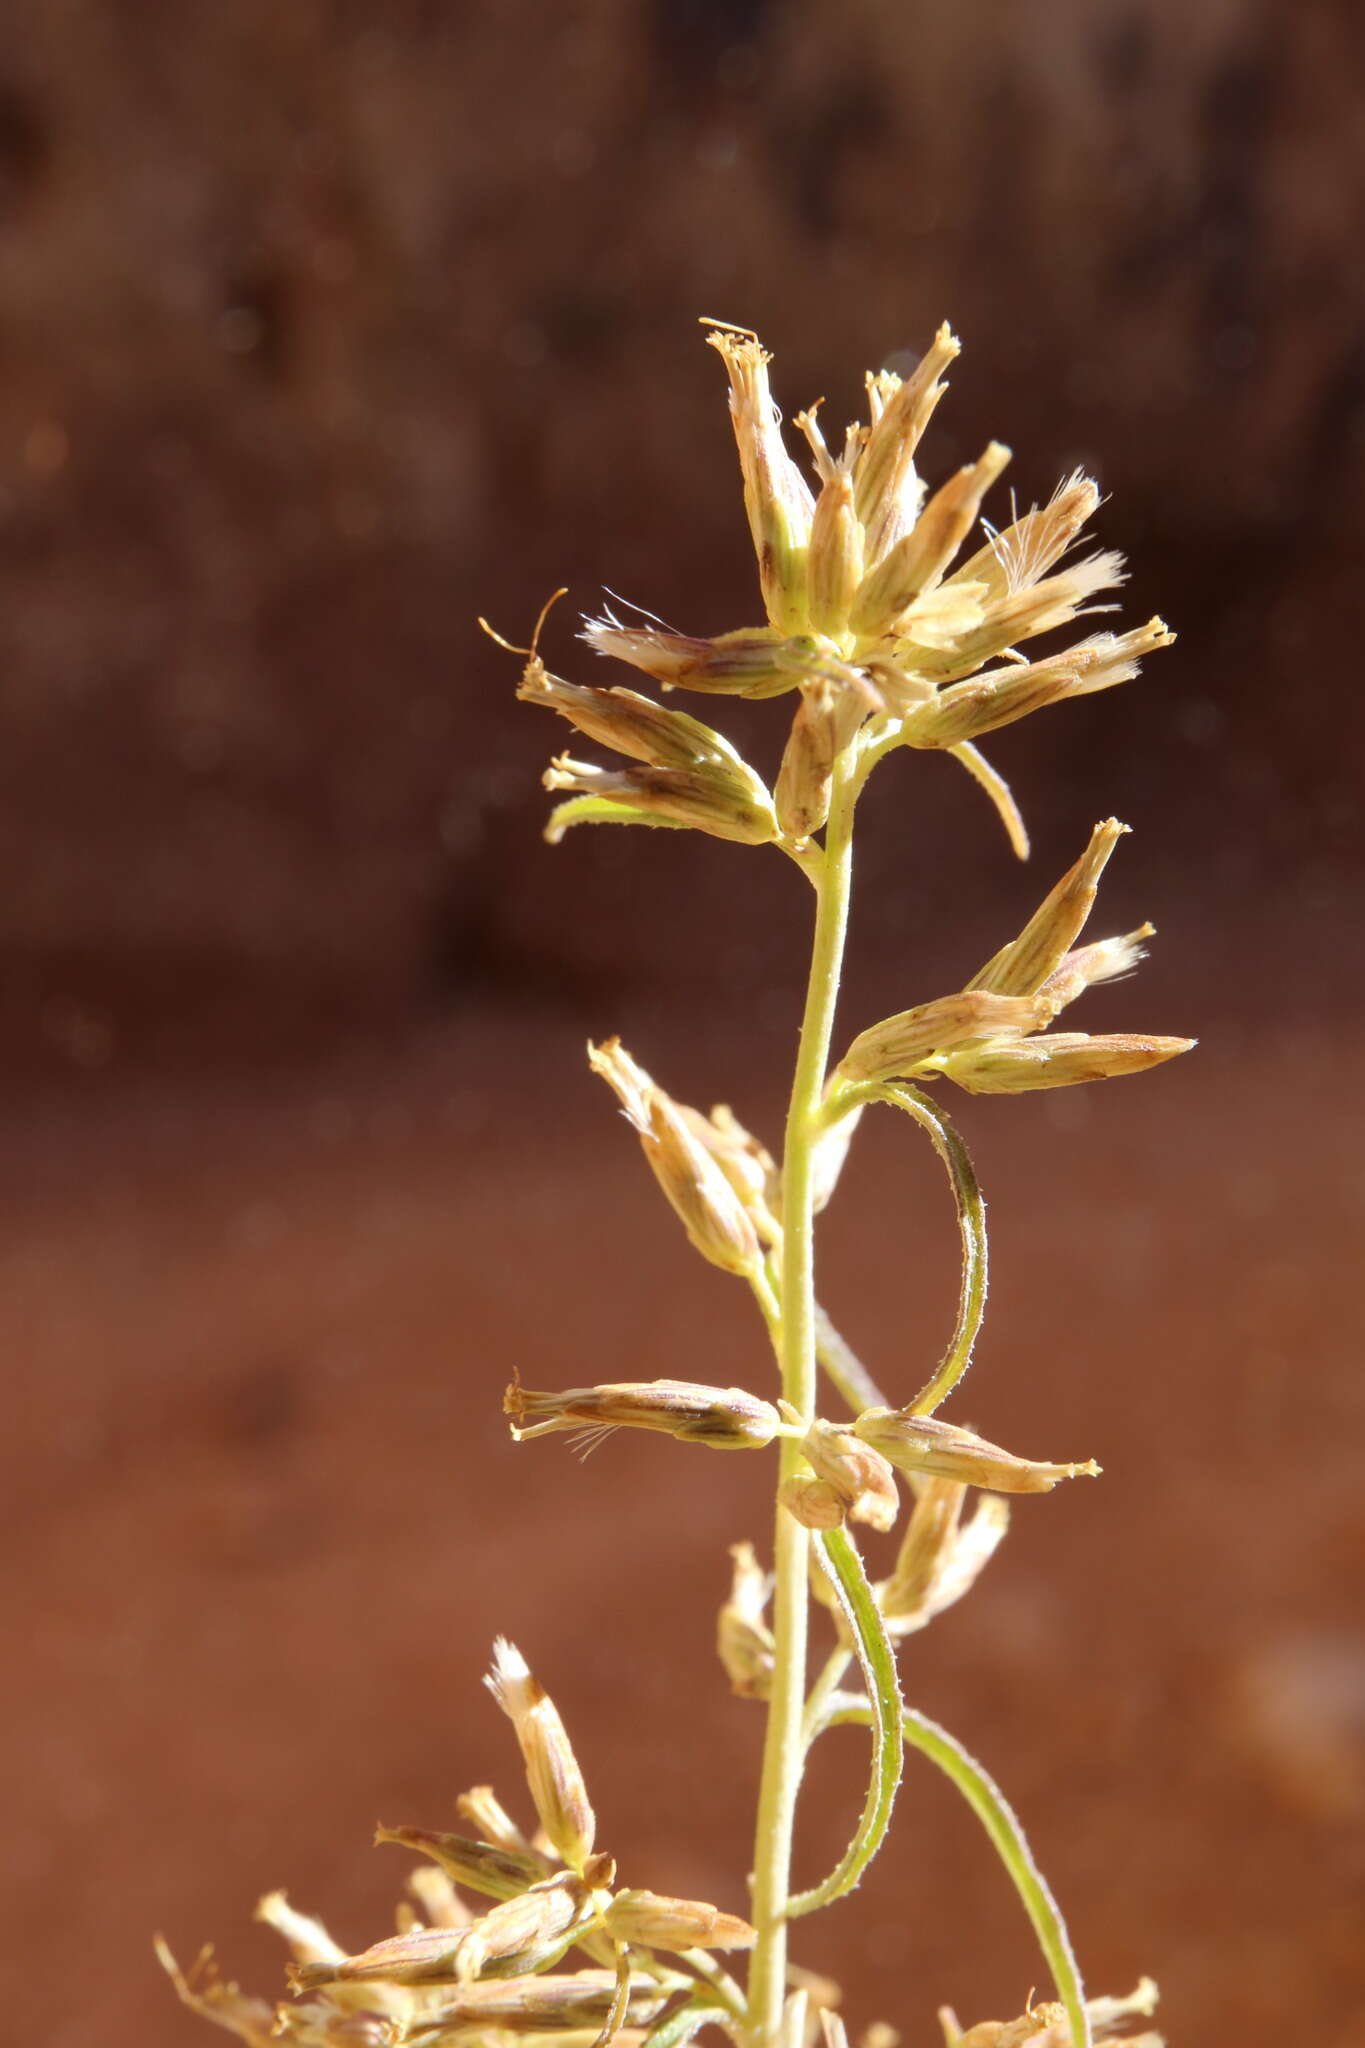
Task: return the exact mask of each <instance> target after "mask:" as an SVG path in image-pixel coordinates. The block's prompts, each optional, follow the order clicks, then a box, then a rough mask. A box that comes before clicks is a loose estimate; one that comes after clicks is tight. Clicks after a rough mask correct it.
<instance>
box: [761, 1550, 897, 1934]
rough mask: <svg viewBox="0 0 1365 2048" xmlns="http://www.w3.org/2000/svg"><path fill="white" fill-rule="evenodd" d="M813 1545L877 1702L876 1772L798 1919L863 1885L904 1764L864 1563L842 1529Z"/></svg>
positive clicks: (889, 1668)
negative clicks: (850, 1833)
mask: <svg viewBox="0 0 1365 2048" xmlns="http://www.w3.org/2000/svg"><path fill="white" fill-rule="evenodd" d="M814 1541H815V1549H816V1554H817V1556H818V1557H819V1559H820V1561H821V1564H822V1565H823V1567H824V1569H825V1572H826V1574H827V1575H828V1578H829V1582H830V1586H831V1589H832V1590H833V1593H834V1597H835V1600H836V1602H837V1604H838V1607H839V1610H840V1612H841V1613H842V1614H843V1616H844V1619H845V1620H846V1621H847V1623H848V1626H849V1631H850V1633H851V1635H852V1637H853V1644H854V1648H855V1649H856V1651H857V1653H858V1662H859V1664H860V1665H861V1666H862V1671H863V1680H864V1683H865V1684H866V1686H867V1696H868V1699H869V1700H870V1701H871V1702H872V1706H871V1710H870V1713H869V1714H868V1719H869V1720H870V1723H871V1726H872V1730H873V1741H872V1769H871V1772H870V1774H869V1777H868V1783H867V1798H866V1800H865V1801H864V1803H863V1811H862V1818H861V1819H860V1820H859V1822H858V1827H857V1831H856V1832H855V1834H854V1837H853V1840H852V1841H851V1842H850V1843H849V1845H848V1848H847V1849H846V1850H845V1851H844V1854H843V1855H842V1856H841V1857H840V1859H839V1861H838V1863H837V1865H836V1866H835V1868H834V1869H833V1870H832V1871H831V1872H830V1874H829V1876H828V1877H827V1878H826V1879H825V1881H824V1883H823V1884H818V1885H816V1886H814V1888H813V1889H812V1890H810V1891H808V1892H801V1893H799V1894H798V1895H797V1897H795V1898H794V1899H792V1901H791V1902H790V1904H789V1905H788V1907H787V1914H788V1917H789V1918H790V1919H793V1920H794V1919H797V1918H799V1917H800V1916H801V1915H802V1914H803V1913H815V1912H818V1911H819V1909H820V1907H821V1906H828V1905H831V1904H832V1903H833V1901H834V1900H835V1899H841V1898H842V1897H843V1896H844V1894H845V1892H851V1891H852V1890H853V1887H854V1886H855V1885H856V1884H857V1883H858V1881H859V1879H860V1878H861V1877H862V1874H863V1872H864V1871H865V1870H866V1869H867V1866H868V1864H869V1863H870V1862H871V1861H872V1858H873V1857H874V1856H875V1855H876V1853H877V1851H878V1849H880V1847H881V1845H882V1842H883V1841H884V1839H885V1837H886V1830H887V1827H888V1825H889V1823H890V1820H891V1808H892V1805H893V1804H894V1802H895V1798H896V1788H897V1786H898V1785H899V1784H900V1781H901V1768H902V1765H903V1762H904V1746H903V1743H902V1740H901V1711H902V1710H901V1689H900V1678H899V1675H898V1673H897V1671H896V1653H895V1651H894V1650H893V1649H892V1647H891V1644H890V1641H889V1640H888V1638H887V1633H886V1630H885V1628H884V1626H883V1625H882V1618H881V1615H880V1614H879V1613H878V1611H877V1602H876V1599H875V1597H874V1595H873V1592H872V1588H871V1586H869V1584H868V1582H867V1573H866V1572H865V1571H864V1570H863V1561H862V1559H861V1558H860V1557H859V1555H858V1552H857V1548H856V1546H855V1545H854V1544H853V1542H852V1541H851V1540H850V1538H849V1537H848V1535H847V1534H846V1532H845V1531H844V1530H843V1529H829V1530H826V1531H824V1532H823V1533H821V1534H819V1535H817V1536H816V1537H815V1539H814Z"/></svg>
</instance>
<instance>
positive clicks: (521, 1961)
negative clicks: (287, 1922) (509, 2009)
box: [293, 1859, 610, 1991]
mask: <svg viewBox="0 0 1365 2048" xmlns="http://www.w3.org/2000/svg"><path fill="white" fill-rule="evenodd" d="M607 1861H608V1864H609V1863H610V1859H607ZM594 1911H595V1905H594V1902H593V1899H592V1892H591V1889H590V1887H589V1886H588V1885H587V1884H586V1883H584V1881H583V1880H582V1879H581V1878H578V1877H575V1876H574V1875H573V1874H572V1873H571V1872H569V1871H561V1872H560V1874H559V1875H558V1876H557V1877H552V1878H547V1879H545V1881H544V1882H543V1883H541V1884H539V1885H537V1886H536V1887H535V1888H534V1889H533V1890H531V1891H528V1892H523V1893H522V1895H521V1896H520V1897H519V1898H515V1899H508V1900H506V1901H505V1902H504V1903H503V1904H502V1905H500V1906H494V1908H493V1909H492V1911H491V1912H489V1913H485V1915H484V1916H483V1918H482V1919H481V1920H476V1921H474V1922H473V1924H472V1925H471V1926H469V1927H467V1928H452V1927H419V1928H413V1929H411V1930H410V1931H409V1932H408V1933H406V1934H393V1935H390V1936H389V1937H388V1939H387V1940H385V1941H376V1942H374V1943H373V1944H372V1945H371V1946H370V1947H369V1948H367V1949H362V1950H361V1952H360V1953H359V1954H358V1955H354V1956H343V1957H342V1958H341V1959H340V1960H339V1961H335V1962H316V1963H303V1964H300V1965H299V1966H298V1967H297V1968H296V1969H295V1970H294V1972H293V1979H294V1982H295V1984H296V1985H297V1986H298V1988H299V1989H300V1990H304V1991H311V1990H313V1989H315V1988H316V1987H317V1986H318V1985H321V1984H333V1983H337V1982H340V1983H346V1984H351V1983H370V1982H376V1981H378V1982H383V1981H388V1982H390V1983H394V1984H448V1983H458V1984H472V1983H473V1982H474V1980H475V1978H477V1977H479V1976H493V1977H506V1976H513V1975H521V1974H523V1972H524V1971H534V1970H537V1969H548V1968H549V1967H550V1965H551V1964H552V1963H554V1962H556V1961H557V1960H558V1958H559V1957H560V1956H562V1955H563V1954H564V1952H565V1950H566V1949H567V1948H569V1947H570V1946H571V1944H572V1942H573V1940H574V1937H575V1935H576V1933H577V1932H579V1931H580V1930H581V1928H582V1927H583V1925H584V1924H585V1922H586V1921H587V1920H588V1919H589V1918H591V1917H592V1914H593V1912H594Z"/></svg>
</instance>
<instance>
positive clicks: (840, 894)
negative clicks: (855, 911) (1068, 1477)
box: [749, 760, 855, 2048]
mask: <svg viewBox="0 0 1365 2048" xmlns="http://www.w3.org/2000/svg"><path fill="white" fill-rule="evenodd" d="M854 800H855V790H854V787H853V772H852V767H851V764H850V763H849V762H848V761H847V760H844V761H841V762H840V763H839V764H838V765H837V766H836V769H835V777H834V788H833V791H832V795H831V800H830V812H829V823H828V825H827V827H826V831H825V857H824V860H823V862H822V863H821V866H820V870H819V875H818V878H816V877H813V879H815V880H816V913H815V933H814V938H813V940H812V945H811V965H810V981H809V984H808V986H807V990H806V1006H805V1014H804V1016H803V1017H802V1020H801V1043H800V1048H799V1051H798V1053H797V1059H796V1072H795V1075H794V1077H793V1080H792V1092H791V1104H790V1107H789V1109H788V1113H787V1131H786V1144H785V1150H784V1152H783V1159H782V1223H783V1234H782V1274H781V1307H782V1316H781V1365H782V1393H783V1397H784V1398H785V1399H786V1400H787V1401H789V1402H790V1403H791V1405H792V1407H793V1408H794V1409H795V1410H796V1411H797V1413H798V1415H800V1416H801V1417H803V1418H805V1419H809V1418H810V1417H812V1416H813V1414H814V1410H815V1371H816V1366H815V1258H814V1233H813V1220H814V1147H815V1140H816V1136H817V1115H818V1111H819V1107H820V1099H821V1094H822V1091H823V1089H824V1082H825V1071H826V1068H827V1067H828V1065H829V1048H830V1038H831V1034H832V1032H833V1029H834V1008H835V1003H836V1000H837V998H838V992H839V974H840V970H841V968H842V965H843V956H844V939H845V935H846V932H847V929H848V901H849V888H850V884H851V880H852V870H853V862H852V839H853V807H854ZM800 1458H801V1451H800V1445H799V1443H798V1442H796V1441H793V1440H791V1439H787V1440H786V1441H784V1443H783V1445H782V1460H781V1476H782V1478H784V1479H785V1478H787V1477H788V1476H789V1475H791V1474H793V1473H795V1472H796V1470H797V1469H798V1466H799V1463H800ZM809 1553H810V1537H809V1533H808V1532H807V1531H806V1530H805V1529H803V1528H802V1527H801V1525H800V1523H799V1522H797V1521H796V1520H795V1519H794V1517H793V1516H791V1515H789V1514H788V1513H787V1512H786V1510H785V1508H779V1509H778V1511H777V1532H776V1538H775V1542H774V1546H773V1558H774V1572H775V1583H774V1589H773V1637H774V1651H773V1680H772V1689H771V1692H770V1695H769V1700H768V1727H767V1735H766V1739H765V1742H764V1748H763V1776H762V1782H761V1784H760V1787H759V1798H758V1825H757V1831H756V1836H755V1842H754V1877H753V1886H754V1889H753V1920H754V1926H755V1928H756V1929H757V1934H758V1939H757V1942H756V1944H755V1947H754V1952H753V1957H752V1960H751V1963H750V1970H749V2024H750V2039H751V2041H752V2042H753V2043H754V2048H773V2044H774V2043H775V2042H776V2040H777V2036H778V2029H779V2026H780V2024H781V2019H782V2005H783V2000H784V1998H785V1995H786V1980H787V1900H788V1896H789V1893H790V1890H791V1855H792V1829H793V1824H794V1820H795V1812H796V1795H797V1791H798V1788H799V1786H800V1782H801V1772H802V1768H803V1766H804V1763H805V1746H804V1743H803V1740H802V1732H803V1731H802V1720H803V1716H804V1711H805V1691H806V1619H807V1608H808V1595H807V1586H808V1574H809V1570H810V1556H809Z"/></svg>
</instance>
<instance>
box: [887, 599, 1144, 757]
mask: <svg viewBox="0 0 1365 2048" xmlns="http://www.w3.org/2000/svg"><path fill="white" fill-rule="evenodd" d="M1174 640H1175V635H1174V633H1172V632H1171V631H1170V630H1169V629H1168V628H1167V626H1166V625H1165V623H1164V622H1163V621H1162V620H1161V619H1150V620H1149V621H1148V623H1147V624H1146V625H1145V626H1138V627H1136V628H1135V629H1134V630H1133V631H1132V632H1131V633H1119V634H1114V633H1094V634H1092V635H1091V637H1090V638H1089V639H1088V640H1082V641H1080V642H1079V643H1078V644H1077V645H1076V646H1075V647H1071V648H1068V649H1067V651H1066V652H1065V653H1064V654H1056V655H1052V656H1050V657H1049V658H1048V659H1047V660H1046V661H1035V662H1023V663H1017V664H1014V665H1011V666H1009V667H1005V668H996V669H988V670H987V671H986V673H985V674H984V675H979V676H974V677H973V678H972V680H971V681H970V682H966V683H955V684H954V685H953V686H952V687H951V688H950V689H946V690H942V691H940V692H939V694H938V695H937V696H936V697H934V698H933V699H931V700H930V701H929V702H927V703H926V704H924V705H923V706H914V707H912V708H911V710H910V712H909V713H908V714H907V717H906V724H905V741H906V744H907V745H908V746H912V747H949V746H959V745H961V744H962V743H963V742H964V741H965V740H970V739H973V738H975V737H976V736H977V735H978V734H980V733H984V732H996V731H998V730H999V729H1000V727H1001V726H1005V725H1013V724H1014V723H1015V722H1016V720H1018V719H1020V718H1026V717H1027V716H1028V714H1029V713H1030V712H1031V711H1041V710H1043V709H1044V708H1045V707H1046V706H1047V705H1049V704H1057V703H1060V702H1061V701H1062V700H1063V699H1064V698H1067V697H1092V696H1094V695H1095V693H1096V692H1097V691H1099V690H1111V689H1113V688H1114V687H1115V686H1116V685H1117V684H1119V683H1126V682H1130V681H1131V680H1132V678H1133V677H1134V676H1135V675H1136V674H1137V673H1138V666H1139V657H1140V656H1141V655H1144V654H1151V653H1153V652H1155V651H1156V650H1157V649H1158V648H1162V647H1169V646H1171V645H1172V644H1173V642H1174ZM958 644H959V645H961V644H962V643H961V642H960V641H959V643H958Z"/></svg>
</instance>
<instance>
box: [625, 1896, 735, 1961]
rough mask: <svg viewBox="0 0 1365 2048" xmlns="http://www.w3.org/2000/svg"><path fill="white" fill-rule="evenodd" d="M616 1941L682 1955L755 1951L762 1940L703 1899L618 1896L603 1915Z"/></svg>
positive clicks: (728, 1914)
mask: <svg viewBox="0 0 1365 2048" xmlns="http://www.w3.org/2000/svg"><path fill="white" fill-rule="evenodd" d="M602 1924H603V1926H604V1927H605V1928H606V1930H607V1932H608V1933H609V1934H610V1935H611V1937H612V1939H613V1940H614V1941H625V1942H633V1943H637V1944H638V1945H639V1946H640V1947H641V1948H662V1949H670V1950H673V1951H676V1952H679V1953H680V1952H681V1951H682V1950H684V1949H689V1948H752V1947H753V1945H754V1943H755V1941H756V1940H757V1939H758V1937H757V1935H756V1934H755V1933H754V1930H753V1928H752V1927H751V1926H750V1925H749V1923H748V1921H747V1920H740V1919H737V1918H736V1916H735V1915H734V1914H733V1913H722V1912H721V1911H720V1909H719V1907H717V1906H708V1905H705V1904H703V1903H702V1901H701V1900H700V1899H668V1898H664V1897H662V1896H661V1895H660V1894H659V1893H658V1892H645V1891H622V1892H618V1893H617V1894H616V1896H615V1898H614V1899H613V1900H612V1902H611V1904H610V1905H609V1906H608V1907H607V1908H606V1910H605V1912H604V1913H603V1915H602Z"/></svg>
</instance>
